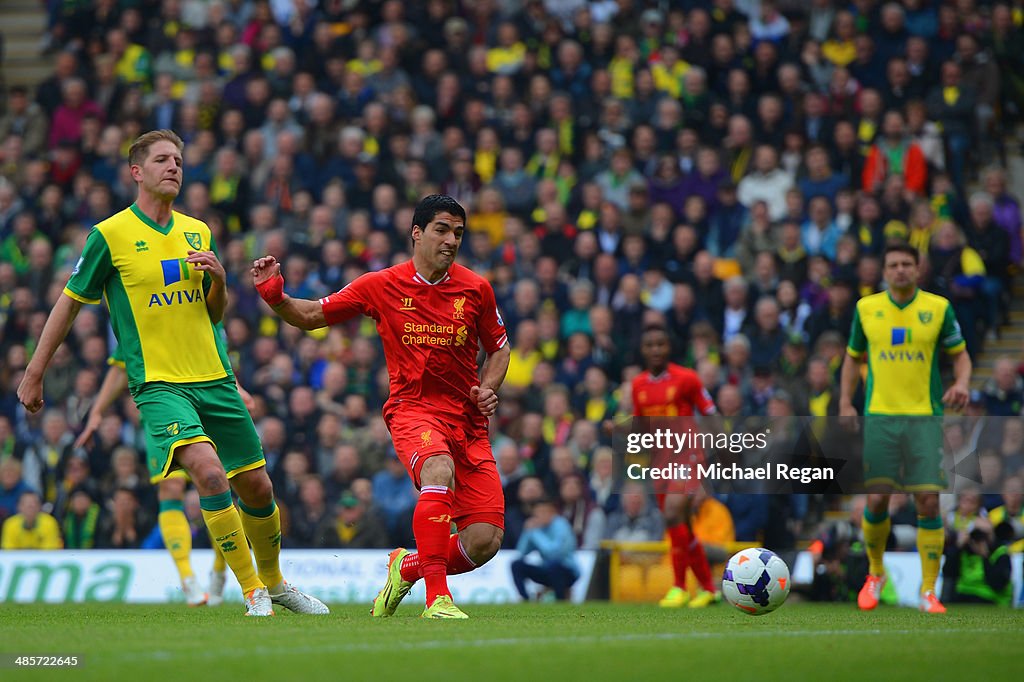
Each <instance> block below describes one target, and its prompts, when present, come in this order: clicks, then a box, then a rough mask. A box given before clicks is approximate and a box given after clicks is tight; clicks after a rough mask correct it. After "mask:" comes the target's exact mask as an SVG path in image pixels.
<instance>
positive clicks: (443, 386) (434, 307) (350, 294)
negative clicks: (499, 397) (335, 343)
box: [320, 260, 508, 426]
mask: <svg viewBox="0 0 1024 682" xmlns="http://www.w3.org/2000/svg"><path fill="white" fill-rule="evenodd" d="M320 305H321V306H322V307H323V311H324V318H325V319H326V321H327V324H329V325H330V324H338V323H339V322H344V321H345V320H349V319H351V318H353V317H355V316H356V315H368V316H369V317H372V318H373V319H374V320H376V321H377V332H378V333H379V334H380V338H381V340H382V341H383V344H384V357H385V359H386V360H387V364H388V377H389V379H390V382H391V395H390V397H389V398H388V401H387V403H386V404H385V405H384V415H385V417H387V415H388V414H389V413H390V412H391V411H393V410H395V409H397V408H398V407H399V406H401V407H403V408H405V407H413V408H414V409H421V410H426V411H429V412H431V413H440V414H443V415H445V416H448V417H451V418H453V419H465V420H468V421H469V422H470V423H471V424H475V425H482V426H486V424H487V418H486V417H484V416H483V415H481V414H480V412H479V410H478V409H477V406H476V404H475V403H473V402H472V401H471V400H470V398H469V389H470V388H472V387H473V386H477V385H479V384H480V379H479V374H478V368H477V355H478V353H479V348H480V346H481V345H482V346H483V349H484V350H485V351H486V352H487V353H493V352H495V351H497V350H498V349H500V348H501V347H502V346H504V345H505V344H506V343H508V335H507V334H506V333H505V323H504V322H503V321H502V319H501V314H500V313H499V312H498V306H497V304H496V303H495V301H494V289H492V288H491V284H490V282H488V281H487V280H485V279H484V278H483V277H481V276H480V275H478V274H476V273H475V272H473V271H472V270H469V269H468V268H465V267H463V266H461V265H457V264H454V265H452V266H451V268H449V269H448V272H447V273H446V274H445V275H444V277H442V278H441V279H440V280H438V281H437V282H435V283H433V284H431V283H430V282H428V281H427V280H426V279H424V278H423V277H421V276H420V275H419V273H417V272H416V267H415V266H414V265H413V263H412V261H411V260H410V261H406V262H405V263H400V264H399V265H395V266H392V267H390V268H387V269H386V270H381V271H379V272H370V273H367V274H365V275H362V276H361V277H359V278H357V279H356V280H355V281H353V282H352V283H350V284H349V285H348V286H346V287H345V288H344V289H342V290H341V291H338V292H336V293H333V294H331V295H330V296H327V297H325V298H322V299H320ZM463 423H465V422H463Z"/></svg>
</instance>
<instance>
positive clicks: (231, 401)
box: [134, 379, 266, 482]
mask: <svg viewBox="0 0 1024 682" xmlns="http://www.w3.org/2000/svg"><path fill="white" fill-rule="evenodd" d="M134 397H135V404H136V405H138V407H139V413H140V416H141V418H142V423H143V425H144V426H145V429H146V446H147V452H146V463H147V464H148V466H149V475H150V477H151V480H152V481H154V482H157V481H159V480H161V479H164V478H167V477H168V476H169V475H170V474H172V472H175V471H178V470H180V469H181V465H180V464H178V462H176V461H175V459H174V451H175V449H177V448H179V447H181V446H183V445H189V444H191V443H202V442H207V443H211V444H212V445H213V447H214V449H216V451H217V455H218V456H219V457H220V461H221V462H222V463H223V464H224V471H225V472H227V475H228V478H231V477H232V476H234V475H236V474H239V473H242V472H243V471H249V470H251V469H258V468H259V467H261V466H264V465H265V464H266V461H265V460H264V459H263V446H262V445H261V444H260V437H259V435H258V434H257V433H256V427H255V426H254V425H253V423H252V417H250V416H249V411H248V410H246V409H245V404H244V403H243V402H242V398H241V396H239V395H238V388H237V387H236V386H235V382H234V381H233V380H230V379H225V380H224V381H222V382H218V383H214V384H205V385H198V386H197V385H192V384H170V383H165V382H153V383H150V384H145V385H143V386H142V387H141V388H140V389H139V390H138V391H137V392H136V393H135V396H134Z"/></svg>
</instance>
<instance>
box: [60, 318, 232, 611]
mask: <svg viewBox="0 0 1024 682" xmlns="http://www.w3.org/2000/svg"><path fill="white" fill-rule="evenodd" d="M217 328H218V330H219V332H220V336H221V337H223V325H221V324H218V325H217ZM107 364H109V365H110V370H109V371H108V372H107V376H105V377H104V378H103V384H102V385H101V386H100V390H99V393H97V394H96V399H95V400H94V401H93V403H92V407H91V408H90V409H89V416H88V418H87V419H86V420H85V427H84V428H83V429H82V433H80V434H79V435H78V439H77V440H75V447H76V448H80V447H84V446H85V444H86V443H88V442H89V439H90V438H92V435H93V434H94V433H95V432H96V429H98V428H99V426H100V422H101V421H102V419H103V413H104V412H106V410H107V408H108V407H110V405H111V404H113V402H114V400H115V399H116V398H117V396H119V395H121V393H122V392H123V391H124V390H125V389H126V388H128V373H127V370H126V368H125V362H124V356H123V354H122V353H121V347H120V346H118V347H117V348H116V349H115V350H114V352H113V353H111V355H110V358H109V359H108V360H107ZM238 392H239V394H240V395H241V396H242V401H243V402H244V403H245V406H246V408H247V409H248V408H250V407H251V403H252V396H251V395H249V392H248V391H246V390H245V389H244V388H242V387H241V385H239V386H238ZM158 447H159V446H156V445H153V444H151V443H147V444H146V450H147V452H148V451H149V450H152V449H157V448H158ZM149 482H150V483H152V484H154V485H156V486H157V497H158V498H159V500H160V515H159V516H158V517H157V522H158V523H159V525H160V536H161V537H162V538H163V541H164V547H166V548H167V551H168V552H169V553H170V555H171V558H172V559H173V560H174V566H175V568H177V569H178V577H180V578H181V590H182V592H183V593H184V595H185V603H186V604H188V605H189V606H202V605H204V604H206V605H208V606H220V604H221V603H222V602H223V601H224V583H225V576H224V569H225V567H226V566H225V563H224V554H223V553H221V551H220V548H219V547H218V546H217V543H216V542H212V541H213V537H211V538H210V540H211V543H212V546H213V552H214V556H213V570H212V571H211V572H210V585H209V589H208V590H207V591H206V592H204V591H203V590H202V588H201V587H200V586H199V580H198V579H197V578H196V576H195V573H194V572H193V571H192V528H191V527H190V526H189V524H188V518H186V517H185V506H184V500H185V487H186V486H187V485H188V475H187V474H186V473H185V472H184V471H183V470H181V469H178V470H177V471H172V472H171V473H169V474H168V475H167V476H164V475H163V473H162V472H157V473H155V474H151V475H150V480H149Z"/></svg>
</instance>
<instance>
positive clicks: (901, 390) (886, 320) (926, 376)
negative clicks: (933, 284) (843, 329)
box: [846, 290, 965, 415]
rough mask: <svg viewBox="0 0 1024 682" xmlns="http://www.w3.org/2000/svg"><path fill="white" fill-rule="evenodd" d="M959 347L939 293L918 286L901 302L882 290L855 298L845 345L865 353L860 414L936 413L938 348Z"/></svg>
mask: <svg viewBox="0 0 1024 682" xmlns="http://www.w3.org/2000/svg"><path fill="white" fill-rule="evenodd" d="M964 347H965V344H964V338H963V335H962V334H961V333H960V324H959V323H958V322H957V321H956V315H955V314H954V313H953V306H951V305H950V303H949V301H947V300H946V299H945V298H943V297H942V296H936V295H935V294H930V293H928V292H927V291H921V290H918V291H917V293H916V294H915V295H914V298H912V299H911V300H910V301H909V302H907V303H905V304H903V305H900V304H897V303H896V302H895V301H893V300H892V298H891V297H890V296H889V292H887V291H883V292H882V293H879V294H872V295H870V296H865V297H864V298H862V299H860V300H859V301H857V309H856V312H855V313H854V316H853V327H852V329H851V330H850V342H849V346H848V347H847V349H846V350H847V352H848V353H849V354H850V355H851V356H853V357H854V358H855V359H857V360H860V359H861V358H864V357H865V356H866V358H867V363H868V377H867V382H866V384H867V385H866V387H865V395H866V397H865V400H864V413H865V414H898V415H940V414H942V379H941V377H940V376H939V353H938V351H939V349H942V350H944V351H946V352H947V353H950V354H953V353H959V352H960V351H962V350H963V349H964Z"/></svg>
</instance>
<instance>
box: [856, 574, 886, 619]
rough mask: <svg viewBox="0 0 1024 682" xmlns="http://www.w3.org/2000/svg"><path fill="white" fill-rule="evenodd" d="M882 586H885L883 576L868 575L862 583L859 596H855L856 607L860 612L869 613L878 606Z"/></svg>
mask: <svg viewBox="0 0 1024 682" xmlns="http://www.w3.org/2000/svg"><path fill="white" fill-rule="evenodd" d="M883 585H885V576H884V575H871V574H870V573H869V574H868V578H867V580H865V581H864V587H862V588H860V594H858V595H857V606H858V607H859V608H860V610H861V611H871V610H872V609H874V608H875V607H876V606H878V599H879V598H880V597H881V596H882V586H883Z"/></svg>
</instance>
